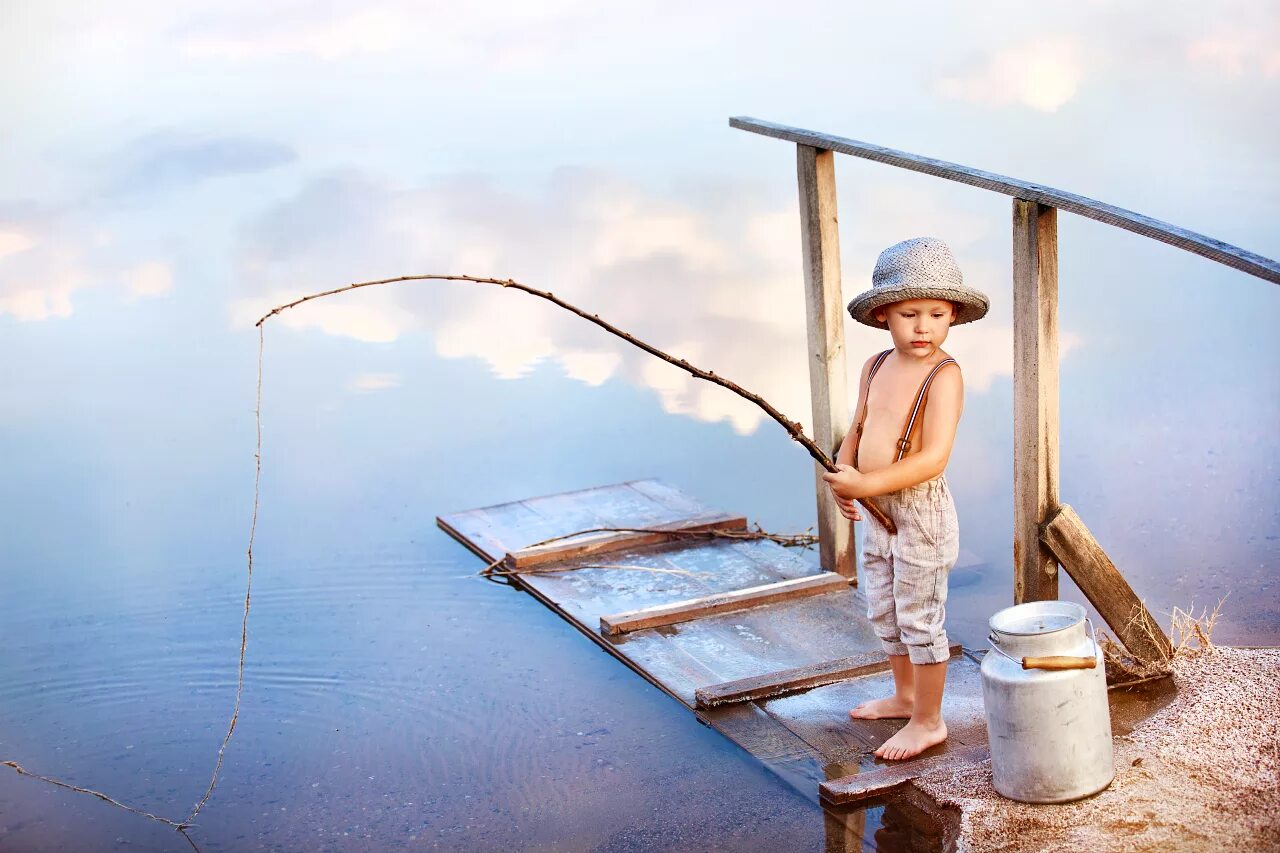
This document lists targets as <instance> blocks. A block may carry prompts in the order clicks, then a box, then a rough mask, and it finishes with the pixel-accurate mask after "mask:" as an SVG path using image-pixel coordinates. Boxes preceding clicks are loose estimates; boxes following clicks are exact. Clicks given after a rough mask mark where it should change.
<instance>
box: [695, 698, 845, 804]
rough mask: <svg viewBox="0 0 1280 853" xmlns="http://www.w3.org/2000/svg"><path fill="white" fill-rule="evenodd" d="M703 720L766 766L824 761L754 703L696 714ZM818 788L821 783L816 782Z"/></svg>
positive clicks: (700, 711)
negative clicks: (800, 761) (801, 761)
mask: <svg viewBox="0 0 1280 853" xmlns="http://www.w3.org/2000/svg"><path fill="white" fill-rule="evenodd" d="M695 715H696V716H697V718H698V719H699V720H701V721H702V722H704V723H706V724H707V725H708V726H711V727H712V728H714V729H715V730H716V731H718V732H720V733H721V734H723V735H725V737H727V738H729V739H730V740H732V741H733V742H734V743H736V744H738V746H741V747H742V748H743V749H745V750H747V751H748V752H750V753H751V754H752V755H754V756H755V757H756V758H758V759H760V760H761V761H764V762H766V763H771V762H779V761H785V762H793V761H799V760H804V759H812V760H819V761H820V760H821V758H822V757H821V756H820V755H819V754H818V753H817V752H816V751H815V750H814V749H813V747H811V746H809V744H807V743H805V742H804V741H802V740H801V739H800V738H798V737H796V736H795V735H794V734H793V733H792V732H791V730H790V729H788V728H787V727H786V726H784V725H782V724H781V723H779V722H778V721H777V720H775V719H773V718H772V717H770V716H769V715H768V714H766V713H765V712H764V711H763V710H762V709H761V708H760V706H759V705H756V704H755V703H754V702H742V703H739V704H737V705H727V706H725V707H723V708H715V709H713V710H710V711H705V710H699V711H696V712H695ZM814 782H815V784H814V788H816V787H817V785H816V782H817V779H815V780H814Z"/></svg>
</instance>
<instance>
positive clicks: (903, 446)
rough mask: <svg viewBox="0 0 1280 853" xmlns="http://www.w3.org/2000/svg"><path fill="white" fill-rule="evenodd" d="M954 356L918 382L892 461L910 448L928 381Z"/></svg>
mask: <svg viewBox="0 0 1280 853" xmlns="http://www.w3.org/2000/svg"><path fill="white" fill-rule="evenodd" d="M955 363H956V360H955V359H954V358H944V359H943V360H942V361H940V362H938V363H937V364H936V365H935V366H934V368H933V370H930V371H929V375H928V376H926V377H925V378H924V382H921V383H920V391H919V392H918V393H917V394H916V404H915V405H914V406H912V407H911V417H910V418H908V419H907V425H906V427H905V428H904V429H903V430H902V438H900V439H898V458H897V459H895V460H893V461H894V462H900V461H901V460H902V457H903V456H905V455H906V453H907V451H908V450H910V449H911V430H913V429H915V426H916V418H917V417H918V416H919V414H920V407H921V405H922V404H923V403H924V398H925V395H926V394H928V393H929V383H931V382H933V377H934V374H936V373H937V372H938V371H939V370H941V369H942V368H944V367H946V366H947V365H948V364H955ZM870 386H871V383H870V382H868V383H867V389H868V396H870V393H869V392H870Z"/></svg>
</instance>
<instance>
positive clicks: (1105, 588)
mask: <svg viewBox="0 0 1280 853" xmlns="http://www.w3.org/2000/svg"><path fill="white" fill-rule="evenodd" d="M1043 536H1044V543H1045V545H1046V546H1047V547H1048V548H1049V549H1050V550H1051V551H1052V552H1053V554H1055V555H1056V556H1057V559H1059V560H1061V561H1062V565H1063V567H1064V568H1066V570H1067V573H1068V574H1069V575H1071V579H1072V580H1073V581H1075V582H1076V586H1078V587H1080V591H1081V592H1083V593H1084V594H1085V597H1086V598H1088V599H1089V603H1090V604H1092V605H1093V606H1094V608H1095V609H1097V611H1098V613H1099V614H1100V615H1101V616H1102V618H1103V619H1105V620H1106V622H1107V624H1108V625H1110V626H1111V630H1113V631H1115V632H1116V636H1117V637H1119V638H1120V642H1122V643H1124V645H1125V648H1127V649H1128V650H1129V652H1130V653H1131V654H1132V655H1133V656H1134V657H1136V658H1139V659H1141V660H1144V661H1149V662H1151V663H1155V664H1164V663H1166V662H1168V660H1169V659H1170V658H1171V657H1173V646H1172V645H1171V644H1170V642H1169V638H1168V637H1167V636H1165V633H1164V631H1163V630H1161V628H1160V625H1159V624H1158V623H1157V622H1156V620H1155V619H1154V618H1152V616H1151V613H1150V611H1148V610H1147V607H1146V605H1145V604H1143V603H1142V600H1141V599H1139V598H1138V596H1137V595H1136V594H1134V591H1133V587H1131V586H1129V582H1128V581H1126V580H1125V579H1124V575H1122V574H1120V572H1119V570H1118V569H1116V567H1115V564H1114V563H1112V562H1111V558H1110V557H1108V556H1107V552H1106V551H1103V550H1102V546H1101V545H1099V544H1098V541H1097V540H1096V539H1094V538H1093V534H1092V533H1090V532H1089V528H1087V527H1085V524H1084V522H1083V521H1081V520H1080V516H1079V515H1077V514H1076V511H1075V510H1074V509H1072V508H1071V507H1070V506H1068V505H1066V504H1063V505H1062V506H1061V507H1060V508H1059V509H1058V511H1057V513H1055V514H1054V516H1053V518H1052V519H1050V520H1049V523H1048V524H1046V525H1045V527H1044V533H1043Z"/></svg>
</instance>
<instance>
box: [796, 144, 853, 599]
mask: <svg viewBox="0 0 1280 853" xmlns="http://www.w3.org/2000/svg"><path fill="white" fill-rule="evenodd" d="M796 172H797V175H798V179H799V185H800V235H801V242H802V245H803V255H802V257H803V266H804V290H805V322H806V327H807V328H808V340H809V392H810V398H811V400H812V404H813V440H814V441H815V442H816V443H817V445H818V446H819V447H822V448H830V447H834V446H835V443H836V441H838V440H839V439H840V438H841V437H842V436H844V434H845V431H846V430H848V429H849V420H848V418H849V413H848V406H849V401H848V396H847V392H846V388H845V354H844V303H843V297H842V295H841V291H840V233H839V227H838V225H837V219H836V173H835V157H834V155H832V153H831V152H830V151H821V150H819V149H817V148H813V147H810V146H808V145H799V146H797V147H796ZM814 468H815V470H814V484H815V491H816V493H817V501H818V542H819V546H818V547H819V552H820V559H821V562H822V567H823V568H824V569H827V570H829V571H833V572H837V573H839V574H842V575H845V576H847V577H849V578H851V579H853V580H854V581H855V582H856V580H857V574H858V570H857V564H856V562H854V561H853V560H851V558H854V555H855V553H856V552H855V550H854V549H853V548H852V547H850V539H851V538H852V536H853V525H852V524H851V523H850V522H849V520H848V519H846V518H845V517H844V516H843V515H841V514H840V509H839V507H837V506H836V502H835V499H834V498H833V497H832V495H831V489H830V488H828V487H827V484H826V482H825V481H823V479H822V475H823V474H824V473H825V471H824V470H823V469H822V468H821V467H820V466H817V465H815V466H814ZM854 559H856V558H854Z"/></svg>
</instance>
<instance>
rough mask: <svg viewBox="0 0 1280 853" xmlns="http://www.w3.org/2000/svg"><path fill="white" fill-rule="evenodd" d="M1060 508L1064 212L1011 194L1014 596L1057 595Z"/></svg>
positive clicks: (1044, 598)
mask: <svg viewBox="0 0 1280 853" xmlns="http://www.w3.org/2000/svg"><path fill="white" fill-rule="evenodd" d="M1057 508H1058V216H1057V211H1056V210H1054V209H1053V208H1052V207H1046V206H1045V205H1043V204H1038V203H1037V202H1034V201H1024V200H1022V199H1018V198H1015V199H1014V200H1013V583H1014V589H1013V600H1014V603H1015V604H1022V603H1023V602H1026V601H1050V600H1053V599H1056V598H1057V597H1058V561H1057V560H1055V559H1054V558H1053V555H1052V554H1051V553H1049V550H1048V549H1047V548H1045V547H1044V546H1043V545H1041V544H1040V525H1041V524H1043V523H1044V522H1045V520H1046V519H1047V518H1048V516H1049V514H1050V513H1052V512H1053V511H1054V510H1056V509H1057Z"/></svg>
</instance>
